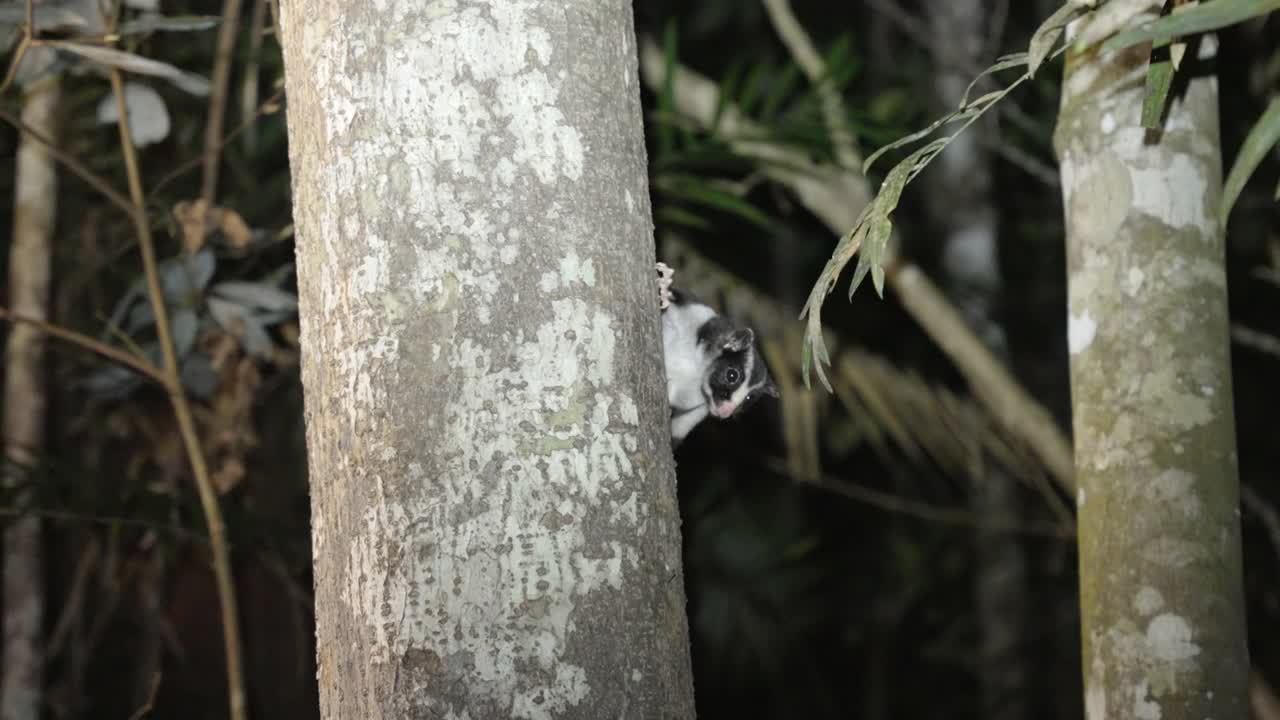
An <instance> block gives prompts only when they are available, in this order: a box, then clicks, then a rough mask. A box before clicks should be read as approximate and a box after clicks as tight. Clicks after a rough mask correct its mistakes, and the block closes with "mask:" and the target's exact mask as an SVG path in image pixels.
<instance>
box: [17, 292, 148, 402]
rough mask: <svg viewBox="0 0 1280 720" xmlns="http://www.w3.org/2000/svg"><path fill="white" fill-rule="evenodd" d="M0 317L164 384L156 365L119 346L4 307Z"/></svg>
mask: <svg viewBox="0 0 1280 720" xmlns="http://www.w3.org/2000/svg"><path fill="white" fill-rule="evenodd" d="M0 319H2V320H8V321H9V322H16V323H25V324H27V325H31V326H33V327H36V328H39V329H40V331H41V332H43V333H45V334H46V335H52V336H53V337H56V338H58V339H59V340H65V341H66V342H69V343H71V344H73V345H79V346H80V347H82V348H84V349H85V350H88V351H90V352H94V353H97V354H98V355H101V356H102V357H104V358H107V359H108V360H111V361H114V362H117V363H119V364H121V365H124V366H126V367H128V368H129V369H131V370H134V371H137V372H138V373H141V374H142V375H145V376H147V377H149V378H151V379H152V380H155V381H156V382H158V383H160V384H161V385H164V384H165V382H166V380H165V376H164V373H163V372H161V371H160V369H159V368H157V367H156V366H154V365H152V364H151V363H149V362H147V361H146V360H144V359H142V358H139V357H137V356H135V355H130V354H129V353H127V352H125V351H123V350H121V349H119V348H114V347H111V346H110V345H107V344H106V343H103V342H100V341H98V340H96V339H94V338H91V337H89V336H88V335H82V334H81V333H78V332H76V331H74V330H68V329H67V328H64V327H60V326H58V325H53V324H51V323H48V322H45V321H44V320H39V319H37V318H32V317H27V316H25V315H17V314H15V313H12V312H9V311H8V310H7V309H5V308H0Z"/></svg>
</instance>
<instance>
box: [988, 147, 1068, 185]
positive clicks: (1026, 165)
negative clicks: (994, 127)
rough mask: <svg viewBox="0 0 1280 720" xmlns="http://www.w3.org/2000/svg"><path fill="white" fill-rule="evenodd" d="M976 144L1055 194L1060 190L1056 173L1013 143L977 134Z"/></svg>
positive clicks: (1059, 182) (1060, 183) (1059, 181)
mask: <svg viewBox="0 0 1280 720" xmlns="http://www.w3.org/2000/svg"><path fill="white" fill-rule="evenodd" d="M978 142H979V143H980V144H981V145H982V146H983V147H985V148H987V149H988V150H992V151H994V152H995V153H996V154H997V155H999V156H1000V158H1001V159H1003V160H1004V161H1005V162H1007V163H1009V164H1010V165H1012V166H1014V167H1016V168H1018V169H1019V170H1021V171H1023V172H1024V173H1026V174H1028V175H1030V176H1031V177H1033V178H1035V179H1036V180H1039V181H1040V183H1041V184H1042V185H1044V186H1045V187H1046V188H1048V189H1050V190H1053V191H1055V192H1057V191H1060V190H1061V188H1062V182H1061V180H1060V179H1059V175H1058V173H1057V172H1056V171H1055V170H1054V169H1053V168H1052V167H1051V166H1049V165H1048V164H1046V163H1045V162H1044V161H1042V160H1041V159H1040V158H1037V157H1036V156H1034V155H1032V154H1031V153H1029V152H1027V151H1026V150H1023V149H1022V148H1020V147H1018V146H1017V145H1014V144H1013V143H1007V142H1001V141H1000V140H999V139H998V138H996V137H991V136H989V135H988V134H987V133H979V135H978Z"/></svg>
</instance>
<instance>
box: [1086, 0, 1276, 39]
mask: <svg viewBox="0 0 1280 720" xmlns="http://www.w3.org/2000/svg"><path fill="white" fill-rule="evenodd" d="M1276 10H1280V0H1213V2H1206V3H1201V4H1200V5H1197V6H1195V7H1193V8H1190V9H1188V10H1186V11H1184V12H1176V13H1173V14H1172V15H1166V16H1164V17H1161V18H1158V19H1156V20H1152V21H1150V22H1146V23H1143V24H1141V25H1139V26H1138V27H1136V28H1133V29H1132V30H1127V31H1125V32H1122V33H1119V34H1117V35H1115V36H1114V37H1112V38H1110V39H1108V40H1107V41H1106V42H1104V43H1103V44H1102V49H1103V50H1104V51H1109V50H1120V49H1122V48H1127V47H1129V46H1131V45H1137V44H1138V43H1142V42H1165V43H1167V42H1170V41H1172V40H1173V39H1174V38H1175V37H1179V36H1184V35H1194V34H1196V33H1203V32H1209V31H1212V30H1220V29H1222V28H1224V27H1227V26H1230V25H1235V24H1236V23H1240V22H1244V21H1245V20H1250V19H1252V18H1255V17H1261V16H1263V15H1266V14H1267V13H1270V12H1274V11H1276Z"/></svg>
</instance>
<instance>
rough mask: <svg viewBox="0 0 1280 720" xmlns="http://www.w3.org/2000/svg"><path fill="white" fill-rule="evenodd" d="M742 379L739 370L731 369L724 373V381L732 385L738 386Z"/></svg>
mask: <svg viewBox="0 0 1280 720" xmlns="http://www.w3.org/2000/svg"><path fill="white" fill-rule="evenodd" d="M741 379H742V378H741V374H740V373H739V372H738V368H729V369H728V370H725V371H724V381H725V382H727V383H729V384H730V385H737V384H738V380H741Z"/></svg>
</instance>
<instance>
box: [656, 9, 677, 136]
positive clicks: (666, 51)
mask: <svg viewBox="0 0 1280 720" xmlns="http://www.w3.org/2000/svg"><path fill="white" fill-rule="evenodd" d="M662 51H663V53H662V61H663V62H662V72H663V75H662V92H661V93H659V95H658V110H659V111H661V112H662V113H663V114H664V115H667V116H668V117H676V116H677V112H676V103H675V90H674V83H675V76H676V21H675V20H672V21H671V22H669V23H667V27H666V30H665V31H664V32H663V34H662ZM675 146H676V128H675V126H674V125H673V124H671V123H661V124H659V125H658V154H660V155H663V154H666V153H669V152H671V151H672V150H674V149H675Z"/></svg>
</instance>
